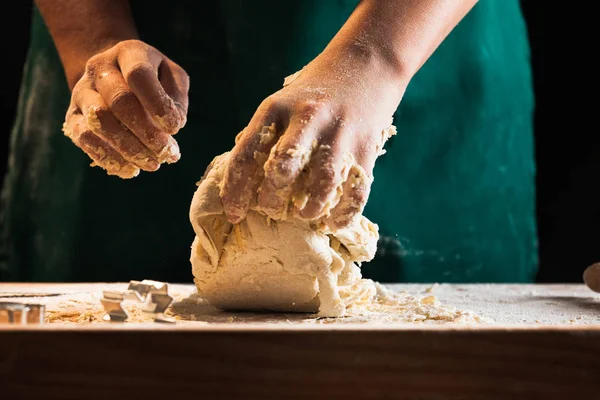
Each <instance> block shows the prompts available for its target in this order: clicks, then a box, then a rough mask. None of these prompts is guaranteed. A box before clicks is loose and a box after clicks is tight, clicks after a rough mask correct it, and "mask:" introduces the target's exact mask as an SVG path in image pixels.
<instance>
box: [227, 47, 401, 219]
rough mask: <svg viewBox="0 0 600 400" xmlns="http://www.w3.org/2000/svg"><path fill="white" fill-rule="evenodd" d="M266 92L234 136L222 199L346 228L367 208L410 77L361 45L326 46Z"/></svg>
mask: <svg viewBox="0 0 600 400" xmlns="http://www.w3.org/2000/svg"><path fill="white" fill-rule="evenodd" d="M290 80H291V82H287V84H286V85H285V86H284V87H283V88H282V89H281V90H279V91H278V92H276V93H274V94H273V95H271V96H269V97H268V98H267V99H265V100H264V101H263V102H262V104H261V105H260V106H259V107H258V109H257V111H256V113H255V114H254V117H253V118H252V119H251V121H250V123H249V124H248V126H247V127H246V128H245V129H244V130H243V131H242V132H241V133H240V134H239V135H238V137H237V138H236V144H235V147H234V148H233V150H232V154H231V159H230V164H229V167H228V169H227V171H226V173H225V177H224V182H223V187H222V189H221V198H222V200H223V205H224V209H225V213H226V214H227V216H228V219H229V220H230V221H231V222H232V223H238V222H240V221H241V220H243V219H244V218H245V216H246V213H247V212H248V209H249V207H250V204H251V202H252V201H254V199H255V194H256V193H258V197H257V199H256V201H257V202H258V204H257V206H258V208H259V209H260V210H261V211H263V212H264V213H265V214H267V215H268V216H269V217H270V218H273V219H275V220H278V219H283V218H285V216H286V214H288V212H291V213H293V214H294V216H296V217H297V218H301V219H304V220H320V221H321V222H324V223H325V224H327V225H328V226H329V227H330V228H334V229H335V228H343V227H345V226H347V225H349V224H350V223H351V222H352V220H353V218H354V217H355V216H356V215H357V214H360V213H362V211H363V208H364V205H365V203H366V201H367V198H368V196H369V191H370V186H371V182H372V180H373V167H374V164H375V160H376V158H377V157H378V156H379V155H380V154H383V146H384V144H385V141H386V140H387V138H388V137H389V135H390V134H393V129H394V128H393V127H391V120H392V115H393V113H394V111H395V110H396V108H397V107H398V104H399V103H400V99H401V98H402V95H403V94H404V89H405V87H406V82H403V81H402V80H401V79H398V76H397V75H395V74H394V72H393V71H391V70H390V69H389V68H387V67H386V65H385V63H383V62H381V61H380V60H379V59H378V58H377V57H375V56H374V55H373V54H369V52H368V51H365V49H364V48H360V47H356V48H350V49H349V48H345V49H328V50H326V51H325V52H323V53H322V54H321V55H320V56H319V57H317V58H316V59H315V60H313V61H312V62H311V63H310V64H309V65H307V66H306V67H305V68H304V69H303V70H302V71H300V72H299V73H297V74H296V75H295V76H294V77H292V79H290Z"/></svg>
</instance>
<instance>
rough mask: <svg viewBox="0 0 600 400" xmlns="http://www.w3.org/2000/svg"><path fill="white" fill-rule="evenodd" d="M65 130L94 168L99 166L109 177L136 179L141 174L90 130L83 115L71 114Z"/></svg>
mask: <svg viewBox="0 0 600 400" xmlns="http://www.w3.org/2000/svg"><path fill="white" fill-rule="evenodd" d="M63 130H64V133H65V135H66V136H67V137H69V138H70V139H71V140H72V141H73V143H75V145H77V146H78V147H79V148H80V149H82V150H83V151H84V152H85V153H86V154H87V155H88V156H89V157H90V158H91V159H92V160H93V163H92V166H99V167H101V168H103V169H104V170H106V172H107V173H108V174H109V175H116V176H119V177H121V178H124V179H128V178H133V177H136V176H137V175H138V174H139V173H140V169H139V168H138V167H136V166H134V165H133V164H131V163H130V162H128V161H127V160H125V159H124V158H123V157H122V156H121V155H120V154H119V153H118V152H117V151H116V150H115V149H113V148H112V147H111V146H110V145H109V144H108V143H106V142H105V141H104V140H102V139H101V138H100V137H98V136H96V135H95V134H94V133H93V132H92V131H91V130H90V129H88V127H87V124H86V122H85V119H84V117H83V115H82V114H80V113H78V112H70V113H69V114H68V116H67V120H66V122H65V125H64V127H63Z"/></svg>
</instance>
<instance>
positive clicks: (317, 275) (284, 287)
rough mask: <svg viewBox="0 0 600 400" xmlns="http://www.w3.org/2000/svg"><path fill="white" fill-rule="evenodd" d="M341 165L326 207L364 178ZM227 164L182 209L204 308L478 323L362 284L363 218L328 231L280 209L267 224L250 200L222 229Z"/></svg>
mask: <svg viewBox="0 0 600 400" xmlns="http://www.w3.org/2000/svg"><path fill="white" fill-rule="evenodd" d="M269 129H274V128H270V127H265V128H264V129H263V130H264V131H265V134H268V133H269V132H270V131H269ZM394 133H395V128H394V127H393V125H392V126H391V128H390V129H389V130H388V131H384V132H382V137H381V139H382V140H381V144H379V145H378V146H377V151H378V154H380V155H381V154H383V152H384V150H383V143H385V141H386V140H387V138H389V136H391V135H392V134H394ZM262 156H263V157H259V158H260V159H261V160H262V162H264V159H266V156H267V155H262ZM255 158H257V157H256V155H255ZM347 161H348V162H349V164H348V165H345V166H344V168H345V169H347V170H349V169H353V171H354V173H352V174H350V175H348V180H347V182H346V183H345V186H344V185H343V186H342V187H340V188H338V191H336V196H335V199H334V200H332V202H331V204H329V208H331V207H333V206H335V205H336V202H341V201H347V199H346V200H344V197H341V195H342V192H343V190H344V188H345V187H350V188H353V187H356V185H360V184H363V180H364V179H368V178H367V177H365V176H364V171H363V172H361V171H362V169H360V168H357V167H356V166H354V165H353V162H352V161H353V159H352V158H351V157H350V158H348V160H347ZM228 162H229V153H224V154H222V155H220V156H218V157H216V158H215V159H214V160H213V161H212V163H211V164H210V165H209V166H208V168H207V170H206V172H205V173H204V176H203V177H202V179H201V180H200V182H199V183H198V189H197V190H196V192H195V194H194V198H193V200H192V205H191V208H190V220H191V223H192V226H193V227H194V231H195V233H196V237H195V238H194V241H193V243H192V251H191V263H192V272H193V275H194V282H195V284H196V288H197V290H198V295H199V296H200V298H202V299H203V300H207V301H208V302H209V303H210V305H212V306H214V307H217V308H219V309H221V310H226V311H241V310H252V311H281V312H307V313H318V316H321V317H342V316H345V317H352V318H347V319H348V320H351V321H361V322H376V321H379V322H433V321H437V322H455V323H473V322H481V321H482V320H481V319H480V317H479V316H478V315H476V314H473V313H471V312H464V311H461V310H456V309H454V308H452V307H447V306H442V305H441V304H440V303H439V301H438V300H437V298H436V297H435V296H432V295H429V294H428V295H426V296H425V297H422V296H411V295H408V294H406V293H404V292H400V293H396V292H391V291H388V290H387V289H385V288H384V287H383V286H381V285H380V284H378V283H377V282H373V281H371V280H369V279H363V278H362V276H361V273H360V265H361V263H362V262H366V261H370V260H371V259H373V257H374V256H375V251H376V248H377V240H378V238H379V233H378V227H377V225H376V224H374V223H372V222H371V221H369V220H368V219H367V218H365V217H364V216H363V215H359V216H358V217H357V218H355V219H354V220H353V222H352V224H351V225H350V226H349V227H347V228H345V229H338V230H333V231H332V230H331V229H330V228H328V226H329V225H331V224H328V222H329V219H328V218H329V217H328V216H327V215H325V216H324V217H323V218H322V220H317V221H312V222H308V221H304V220H300V219H296V218H294V217H293V216H292V215H290V213H288V212H284V214H283V215H281V216H279V217H281V219H280V218H278V219H277V220H274V219H271V218H269V217H267V215H268V214H269V210H261V209H259V208H258V207H257V205H256V199H254V200H253V203H252V204H251V205H250V211H249V212H248V214H247V217H246V219H245V220H243V221H242V222H241V223H239V224H236V225H232V224H230V223H229V222H228V221H227V219H226V217H225V214H224V212H223V205H222V203H221V198H220V195H219V192H220V189H221V188H220V185H221V182H222V180H223V175H224V172H225V170H226V168H227V165H228ZM295 200H297V199H295ZM337 204H341V206H342V207H343V208H342V209H351V208H352V207H354V206H356V205H354V204H351V202H350V203H349V204H346V203H337ZM340 218H344V215H341V216H340Z"/></svg>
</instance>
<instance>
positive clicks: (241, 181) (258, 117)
mask: <svg viewBox="0 0 600 400" xmlns="http://www.w3.org/2000/svg"><path fill="white" fill-rule="evenodd" d="M279 129H285V127H283V126H282V123H281V118H280V117H279V113H278V111H277V110H276V109H274V108H272V107H269V106H261V107H259V109H258V110H257V112H256V114H255V115H254V117H253V118H252V120H251V121H250V124H249V125H248V126H247V127H246V128H245V129H244V131H243V133H242V134H241V135H240V136H238V138H237V143H236V145H235V146H234V148H233V150H232V151H231V159H230V161H229V165H228V166H227V169H226V170H225V174H224V177H223V186H222V188H221V200H222V201H223V208H224V210H225V213H226V214H227V218H228V220H229V222H231V223H238V222H240V221H241V220H243V219H244V218H245V217H246V213H247V212H248V208H249V206H250V202H251V200H253V197H254V195H255V193H256V191H257V189H258V186H259V184H260V182H261V181H262V178H263V166H264V164H265V162H266V160H267V158H268V156H269V152H270V150H271V148H272V147H273V145H274V144H275V143H276V142H277V138H278V137H277V130H279Z"/></svg>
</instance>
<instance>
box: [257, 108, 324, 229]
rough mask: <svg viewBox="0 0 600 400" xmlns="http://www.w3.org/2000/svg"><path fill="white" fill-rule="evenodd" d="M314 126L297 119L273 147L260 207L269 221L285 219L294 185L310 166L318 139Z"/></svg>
mask: <svg viewBox="0 0 600 400" xmlns="http://www.w3.org/2000/svg"><path fill="white" fill-rule="evenodd" d="M314 126H315V124H307V121H306V120H304V119H300V118H296V119H294V120H293V121H292V122H291V123H290V126H289V127H288V128H287V129H286V131H285V133H284V134H283V135H282V136H281V138H280V139H279V142H278V143H277V144H276V145H275V146H273V148H272V150H271V153H270V156H269V158H268V160H267V162H266V163H265V165H264V168H263V169H264V179H263V181H262V183H261V185H260V187H259V189H258V206H259V208H260V210H261V211H262V212H264V213H265V214H266V215H267V216H268V217H270V218H272V219H275V220H278V219H283V218H285V215H286V213H287V208H288V205H289V202H290V196H291V195H292V193H293V191H294V188H295V184H296V182H297V181H298V178H299V177H300V174H301V173H302V171H303V170H304V168H305V167H306V165H307V164H308V162H309V160H310V155H311V152H312V147H313V144H312V143H313V141H314V140H315V137H316V129H315V128H314Z"/></svg>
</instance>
